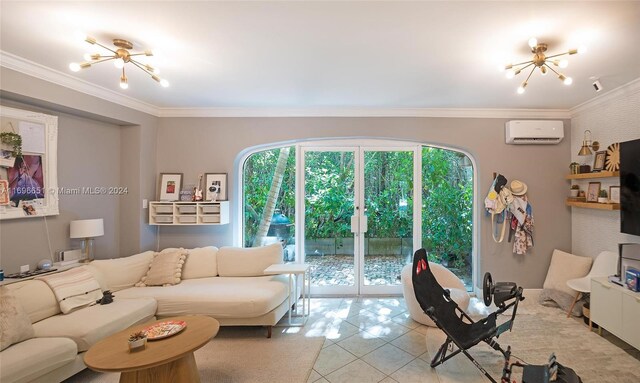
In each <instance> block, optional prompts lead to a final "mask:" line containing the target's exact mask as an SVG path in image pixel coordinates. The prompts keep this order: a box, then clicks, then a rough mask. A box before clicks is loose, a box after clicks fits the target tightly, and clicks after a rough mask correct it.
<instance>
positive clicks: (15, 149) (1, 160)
mask: <svg viewBox="0 0 640 383" xmlns="http://www.w3.org/2000/svg"><path fill="white" fill-rule="evenodd" d="M0 143H1V144H2V146H6V147H9V148H11V151H8V154H9V155H10V156H5V152H3V155H2V156H1V157H0V166H3V167H7V168H10V167H13V164H14V162H15V160H16V157H18V156H21V155H22V136H20V135H19V134H18V133H14V132H2V133H0Z"/></svg>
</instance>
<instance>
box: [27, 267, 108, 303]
mask: <svg viewBox="0 0 640 383" xmlns="http://www.w3.org/2000/svg"><path fill="white" fill-rule="evenodd" d="M36 279H41V280H43V281H44V282H45V283H46V284H47V285H49V287H50V288H51V290H53V294H54V295H55V296H56V300H57V301H58V304H59V305H60V311H62V313H63V314H68V313H70V312H71V311H73V310H75V309H79V308H81V307H86V306H91V305H94V304H95V303H96V300H98V299H100V298H102V290H101V289H100V284H98V281H97V280H96V279H95V278H94V277H93V275H92V274H91V273H90V272H89V271H88V270H87V269H85V268H83V267H76V268H73V269H71V270H67V271H63V272H61V273H57V274H52V275H47V276H44V277H38V278H36Z"/></svg>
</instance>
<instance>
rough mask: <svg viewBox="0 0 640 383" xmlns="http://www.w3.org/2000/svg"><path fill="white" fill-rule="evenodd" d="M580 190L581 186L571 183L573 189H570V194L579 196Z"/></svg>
mask: <svg viewBox="0 0 640 383" xmlns="http://www.w3.org/2000/svg"><path fill="white" fill-rule="evenodd" d="M579 192H580V186H578V185H571V189H570V190H569V196H571V197H577V196H578V193H579Z"/></svg>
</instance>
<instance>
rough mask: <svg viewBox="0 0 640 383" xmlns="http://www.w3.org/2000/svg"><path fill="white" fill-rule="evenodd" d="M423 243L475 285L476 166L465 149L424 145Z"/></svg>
mask: <svg viewBox="0 0 640 383" xmlns="http://www.w3.org/2000/svg"><path fill="white" fill-rule="evenodd" d="M422 246H423V247H424V248H425V249H426V250H427V252H428V254H429V261H432V262H436V263H440V264H442V265H443V266H445V267H447V268H448V269H449V270H451V271H452V272H453V273H454V274H456V275H457V276H458V277H459V278H460V279H461V280H462V281H463V282H464V284H465V285H466V286H467V289H468V290H471V289H472V287H473V286H472V284H473V282H472V279H471V278H472V274H471V271H472V269H471V268H472V261H471V260H472V250H473V166H472V163H471V160H470V159H469V158H468V157H467V156H466V155H464V154H462V153H459V152H455V151H452V150H446V149H440V148H432V147H427V146H425V147H423V148H422Z"/></svg>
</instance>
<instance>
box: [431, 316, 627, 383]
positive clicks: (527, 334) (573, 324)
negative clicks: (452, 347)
mask: <svg viewBox="0 0 640 383" xmlns="http://www.w3.org/2000/svg"><path fill="white" fill-rule="evenodd" d="M505 319H507V318H505V317H502V319H499V322H500V323H502V321H503V320H505ZM444 338H445V337H444V333H442V332H441V331H428V332H427V349H428V351H429V354H430V355H435V353H436V352H437V350H438V347H439V346H440V344H442V342H443V341H444ZM497 341H498V343H500V345H501V346H502V347H503V348H504V349H505V350H506V348H507V346H509V345H510V346H511V350H512V352H513V355H514V356H516V357H519V358H521V359H522V360H524V361H526V362H528V363H530V364H544V363H546V362H547V359H548V358H549V355H550V354H551V353H552V352H555V354H556V356H557V360H558V362H559V363H561V364H563V365H565V366H567V367H570V368H572V369H574V370H575V371H576V372H577V373H578V375H579V376H580V378H581V379H582V381H583V382H584V383H638V382H640V361H638V360H637V359H635V358H634V357H632V356H631V355H629V354H627V353H626V352H625V351H624V350H623V349H621V348H619V347H616V346H615V345H613V344H611V343H610V342H609V341H608V340H606V339H604V338H603V337H601V336H599V335H598V334H597V333H596V332H592V333H590V332H589V330H588V327H587V326H584V325H582V324H581V323H579V322H578V321H577V320H576V319H573V318H567V317H566V312H564V311H562V310H560V309H557V308H549V307H543V306H540V305H537V304H536V305H525V307H522V306H521V308H519V309H518V316H517V318H516V320H515V322H514V327H513V332H506V333H503V334H502V335H501V336H500V338H498V339H497ZM470 354H471V355H472V356H473V357H474V358H476V359H477V360H478V362H479V363H480V364H481V365H482V366H483V367H484V368H485V369H486V370H487V371H489V373H490V374H491V375H492V376H493V377H494V378H499V377H500V376H501V375H502V367H503V366H502V363H503V359H502V358H501V357H500V354H499V353H498V352H497V351H494V350H493V349H491V348H490V347H489V346H488V345H486V344H485V343H481V344H479V345H477V346H475V347H473V348H471V349H470ZM436 370H437V373H438V378H439V381H440V382H447V383H448V382H476V381H477V382H482V381H485V380H484V379H483V378H482V377H481V374H480V372H479V371H478V370H477V369H476V368H475V367H474V366H473V364H471V362H469V360H468V359H467V358H466V357H465V356H464V355H457V356H455V357H454V358H452V359H451V360H450V361H448V362H446V363H445V364H444V365H443V366H438V367H436ZM514 371H516V372H518V373H515V374H514V375H513V376H512V380H513V378H517V381H518V382H520V381H521V380H520V378H521V372H522V369H514ZM486 381H488V380H486Z"/></svg>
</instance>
